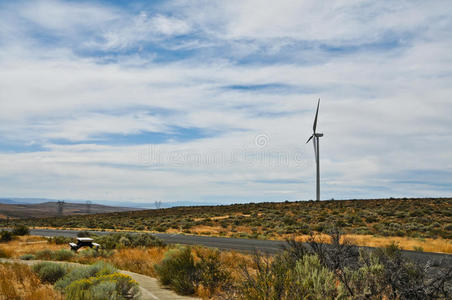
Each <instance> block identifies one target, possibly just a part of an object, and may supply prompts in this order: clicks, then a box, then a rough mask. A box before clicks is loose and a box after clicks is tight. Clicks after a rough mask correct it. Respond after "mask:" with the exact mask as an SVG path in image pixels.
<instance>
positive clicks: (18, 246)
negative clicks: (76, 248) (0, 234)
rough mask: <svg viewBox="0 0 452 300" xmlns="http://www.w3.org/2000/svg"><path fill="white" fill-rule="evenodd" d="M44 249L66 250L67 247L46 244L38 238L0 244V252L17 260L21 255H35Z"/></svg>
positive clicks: (23, 238)
mask: <svg viewBox="0 0 452 300" xmlns="http://www.w3.org/2000/svg"><path fill="white" fill-rule="evenodd" d="M44 249H49V250H59V249H68V246H67V245H55V244H50V243H47V240H46V239H45V238H44V237H40V236H20V237H18V238H17V239H16V240H13V241H10V242H8V243H2V244H0V250H3V251H4V252H6V253H7V254H8V255H7V256H8V257H12V258H18V257H20V256H21V255H24V254H28V253H35V252H38V251H40V250H44Z"/></svg>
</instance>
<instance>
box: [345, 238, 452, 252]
mask: <svg viewBox="0 0 452 300" xmlns="http://www.w3.org/2000/svg"><path fill="white" fill-rule="evenodd" d="M346 237H347V238H348V239H349V240H350V241H351V242H352V243H353V244H355V245H358V246H370V247H384V246H387V245H389V244H391V243H393V242H394V243H396V244H397V245H399V247H400V248H402V249H404V250H415V247H421V248H422V249H423V251H425V252H442V253H452V241H451V240H446V239H441V238H438V239H429V238H425V239H416V238H408V237H375V236H372V235H352V234H350V235H347V236H346Z"/></svg>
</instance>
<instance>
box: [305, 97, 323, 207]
mask: <svg viewBox="0 0 452 300" xmlns="http://www.w3.org/2000/svg"><path fill="white" fill-rule="evenodd" d="M319 105H320V99H319V102H318V103H317V111H316V113H315V119H314V125H313V126H312V131H313V133H312V135H311V136H310V137H309V139H308V141H307V142H306V144H307V143H309V141H310V140H311V139H312V138H314V139H312V143H313V145H314V154H315V162H316V167H317V181H316V183H317V184H316V195H317V198H316V199H317V201H320V149H319V138H320V137H322V136H323V133H317V132H315V130H316V128H317V116H318V114H319Z"/></svg>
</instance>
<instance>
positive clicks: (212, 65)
mask: <svg viewBox="0 0 452 300" xmlns="http://www.w3.org/2000/svg"><path fill="white" fill-rule="evenodd" d="M165 5H166V6H164V7H160V8H159V9H158V10H155V11H148V12H146V13H144V12H143V13H140V12H136V11H122V10H121V9H119V8H115V7H113V6H100V5H93V4H89V3H86V2H85V3H74V2H69V3H68V2H62V1H58V2H57V1H39V2H33V3H30V2H27V3H19V4H17V5H16V6H14V5H12V6H11V7H12V8H14V7H15V10H14V9H12V10H10V11H8V12H5V11H3V12H2V13H0V14H1V16H2V17H6V18H2V19H3V20H7V21H1V20H0V25H5V24H6V25H7V24H17V26H11V25H8V26H6V27H3V26H0V35H1V36H2V37H4V39H3V42H0V128H1V129H0V137H2V139H4V140H14V141H19V142H23V143H24V144H30V143H35V144H40V143H42V144H43V146H44V147H45V149H46V150H44V151H40V152H31V153H7V152H3V153H1V154H0V170H1V171H0V177H1V178H2V179H4V180H2V181H0V182H1V183H0V189H1V190H2V191H3V193H4V195H11V196H39V197H55V198H59V197H63V198H66V197H69V198H91V199H104V198H111V199H115V200H125V199H130V200H139V201H153V200H155V199H161V200H166V201H168V200H170V201H172V200H186V199H190V200H207V199H209V197H210V198H211V199H216V198H220V196H221V197H225V198H228V197H229V198H230V199H235V200H237V201H240V200H242V199H254V200H258V199H262V200H268V199H272V200H275V199H279V200H285V199H309V198H312V197H313V196H312V195H313V188H312V184H313V175H314V169H313V168H314V166H313V157H312V146H311V145H305V144H304V142H305V141H306V138H307V137H308V136H309V135H310V134H311V126H312V118H313V112H314V108H315V107H314V106H315V101H316V99H317V98H318V97H321V98H322V100H321V101H322V102H321V115H320V123H319V128H320V130H321V131H324V133H325V137H324V138H323V139H322V141H321V156H322V178H324V181H323V187H324V188H323V192H324V194H323V195H324V197H325V198H331V197H334V198H351V197H382V196H424V195H425V193H427V192H428V193H429V195H428V196H441V195H442V196H445V195H448V193H449V192H450V191H447V190H445V189H444V188H443V189H438V188H437V187H435V186H434V183H435V182H432V181H431V180H430V179H429V180H430V181H428V182H426V184H427V187H426V186H425V185H423V186H419V185H415V184H413V185H400V184H397V183H395V182H396V181H400V180H401V179H407V180H409V179H415V178H420V180H422V176H421V175H419V176H421V177H416V176H417V175H404V174H415V173H416V171H417V170H421V171H428V172H433V173H434V172H440V171H446V173H447V172H449V173H448V174H451V173H452V171H451V169H452V165H451V160H450V153H449V151H448V149H450V147H451V146H452V140H451V136H452V135H451V134H450V128H451V126H452V124H451V119H450V115H452V106H451V103H450V99H451V96H452V89H451V87H450V80H451V77H450V76H451V74H450V69H451V65H452V55H451V54H450V49H451V46H452V39H451V37H450V34H448V32H450V29H452V24H451V22H450V21H448V20H447V18H444V17H445V16H447V14H449V15H450V13H448V12H449V11H450V10H448V9H445V8H447V6H448V4H447V3H446V2H437V1H434V2H429V3H424V2H417V3H414V4H413V3H411V2H400V3H397V4H392V3H389V2H366V1H353V2H349V1H345V2H340V1H339V2H334V3H328V4H322V3H319V2H310V1H304V2H296V1H283V2H278V4H277V5H276V4H275V3H273V2H266V3H263V2H262V1H258V2H256V1H238V2H237V1H233V2H229V1H228V2H214V1H207V2H203V3H201V4H198V5H194V4H192V3H191V2H190V3H188V2H172V3H170V4H165ZM201 7H202V8H203V9H201ZM168 11H171V12H172V13H171V14H167V12H168ZM24 20H26V22H24ZM27 22H30V23H31V24H32V26H35V25H36V24H37V25H39V26H40V28H43V29H41V30H44V33H48V34H51V33H54V32H57V33H58V35H60V36H63V35H64V37H61V39H62V40H64V42H61V43H60V42H56V43H51V44H46V40H45V39H44V40H40V39H39V37H38V36H37V35H36V34H35V32H34V31H33V30H31V29H30V24H27ZM19 25H20V26H19ZM193 32H196V34H194V35H193V39H192V40H190V39H188V40H186V41H183V42H180V43H179V42H178V41H176V42H174V41H172V40H171V38H172V37H173V36H178V35H189V34H192V33H193ZM66 35H67V36H66ZM386 35H388V36H389V38H388V39H386V38H385V37H386ZM80 42H81V43H83V47H85V50H86V49H89V50H93V51H103V50H108V51H109V52H113V53H108V55H112V56H113V58H112V59H111V60H109V57H107V56H103V55H102V54H99V55H98V54H96V55H91V56H90V55H88V54H83V55H81V54H80V53H78V52H77V51H76V50H77V49H75V48H76V47H75V46H73V45H74V44H76V43H80ZM148 42H149V43H154V42H155V43H162V47H167V48H168V49H170V50H171V51H179V50H180V51H185V50H190V49H191V50H192V51H195V53H194V54H193V55H192V56H189V57H187V58H184V57H183V56H182V57H180V58H177V57H176V58H175V59H173V60H169V61H168V62H161V61H157V60H156V57H158V56H159V55H160V56H161V55H164V54H161V53H153V52H152V51H153V50H151V51H150V52H147V51H149V50H146V49H142V52H141V53H140V52H136V51H130V52H127V51H125V52H121V56H120V57H119V58H118V57H117V56H115V54H117V53H115V50H121V51H123V50H124V49H135V48H136V49H138V48H139V47H140V46H142V45H143V43H148ZM374 42H376V44H378V45H376V46H375V47H374V48H372V47H370V48H368V49H367V48H365V47H364V48H362V49H361V48H359V47H361V46H362V45H364V44H366V43H374ZM385 42H388V43H389V44H390V45H386V46H385ZM296 43H308V45H307V46H306V49H304V48H303V47H302V48H296V47H295V48H293V49H292V50H291V47H292V46H293V45H295V44H296ZM391 43H394V44H391ZM317 44H326V45H329V46H337V47H341V46H344V47H345V46H347V47H348V46H351V47H352V48H353V47H357V48H358V49H355V50H351V51H349V52H347V49H345V50H344V49H342V50H343V53H339V54H337V53H335V52H334V51H330V52H329V51H327V50H324V49H320V48H318V45H317ZM380 44H381V45H380ZM316 45H317V46H316ZM170 46H171V47H170ZM78 50H79V49H78ZM198 50H199V52H196V51H198ZM339 50H341V49H339ZM226 52H227V53H226ZM285 52H289V53H285ZM77 53H78V54H77ZM286 55H290V57H291V58H290V59H279V58H280V57H286ZM249 56H251V57H252V56H255V58H256V62H254V63H239V62H240V60H241V59H243V58H244V57H249ZM268 56H270V57H271V58H272V60H269V61H268V60H266V59H267V58H268ZM301 62H302V63H301ZM265 84H280V85H282V86H290V87H292V89H289V90H288V91H285V90H284V89H282V91H277V92H274V91H271V90H266V89H261V90H258V91H244V90H240V89H239V90H237V89H233V88H228V87H231V86H232V87H233V86H253V85H256V86H260V85H265ZM153 109H154V110H156V111H157V112H159V111H163V112H162V113H155V114H148V113H147V110H151V111H152V110H153ZM175 126H177V127H186V128H187V127H196V128H204V129H209V130H213V131H218V132H220V133H221V134H219V135H216V136H213V137H209V138H206V139H200V140H191V141H187V142H175V141H173V142H169V143H166V144H162V145H160V146H159V147H160V148H159V149H160V150H159V151H161V153H162V155H166V160H164V161H163V162H162V163H161V164H160V165H158V166H151V165H149V162H147V161H142V160H140V159H139V157H140V153H141V154H142V153H143V151H146V146H130V145H129V146H124V145H123V146H113V145H110V146H109V145H92V144H89V145H64V146H63V145H54V144H52V143H51V140H52V139H55V138H63V139H67V140H71V141H79V140H82V141H83V140H87V139H89V138H90V137H92V136H98V135H102V134H108V133H118V134H134V133H138V132H142V131H159V132H168V131H169V130H170V128H173V127H175ZM259 134H267V135H268V136H269V141H270V142H269V145H268V146H266V147H265V148H264V149H260V148H258V147H257V146H256V145H255V144H254V139H255V137H256V136H257V135H259ZM0 146H1V144H0ZM265 151H268V152H269V154H272V155H269V156H265V157H260V158H259V157H258V155H261V153H262V152H265ZM298 154H301V161H300V157H298V156H296V155H298ZM171 155H173V156H171ZM190 155H191V156H190ZM215 155H217V156H220V158H221V159H220V161H221V162H222V163H220V164H215V163H214V164H212V163H209V162H208V161H207V162H205V161H202V162H201V163H199V162H196V161H195V162H193V159H195V158H197V157H201V158H203V159H204V158H205V159H207V160H208V159H209V158H212V159H218V157H217V156H215ZM231 155H238V158H237V157H236V158H237V159H233V160H232V161H231V160H225V158H230V157H231ZM281 155H287V160H286V159H285V157H283V158H281V157H280V156H281ZM256 157H257V161H256ZM281 159H282V161H281ZM286 161H287V163H286ZM404 176H409V177H408V178H404ZM448 176H452V175H447V176H445V177H443V178H442V179H441V178H440V179H441V180H442V182H443V183H444V182H450V181H451V180H452V178H449V177H448ZM412 177H413V178H412ZM272 179H287V180H289V181H290V180H296V179H299V180H300V183H299V184H292V183H286V184H284V183H282V182H277V181H275V183H269V181H271V180H272ZM382 187H383V188H382ZM404 188H405V189H406V190H404ZM107 191H108V192H109V193H108V194H106V192H107ZM68 193H69V194H70V196H67V195H68Z"/></svg>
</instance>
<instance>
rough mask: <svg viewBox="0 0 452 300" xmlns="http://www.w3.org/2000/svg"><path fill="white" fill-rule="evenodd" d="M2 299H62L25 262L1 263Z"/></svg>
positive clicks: (0, 292) (0, 295) (0, 291)
mask: <svg viewBox="0 0 452 300" xmlns="http://www.w3.org/2000/svg"><path fill="white" fill-rule="evenodd" d="M0 299H30V300H31V299H43V300H44V299H54V300H59V299H62V297H61V295H60V293H58V292H57V291H55V290H54V289H53V288H52V286H51V285H49V284H43V283H42V282H41V281H40V280H39V278H38V277H37V276H36V274H35V273H34V272H32V271H31V269H30V267H29V266H27V265H24V264H11V263H0Z"/></svg>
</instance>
